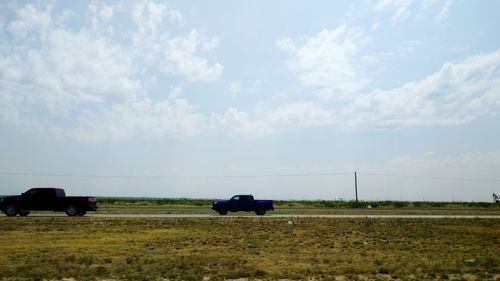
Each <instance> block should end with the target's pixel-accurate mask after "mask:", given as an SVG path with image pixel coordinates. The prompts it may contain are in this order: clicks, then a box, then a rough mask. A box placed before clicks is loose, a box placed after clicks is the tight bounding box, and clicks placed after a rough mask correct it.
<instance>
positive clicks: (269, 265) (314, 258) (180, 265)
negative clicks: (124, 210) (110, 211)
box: [0, 217, 500, 280]
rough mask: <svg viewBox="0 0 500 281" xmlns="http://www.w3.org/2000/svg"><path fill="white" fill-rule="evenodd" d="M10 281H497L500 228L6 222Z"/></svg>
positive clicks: (330, 222)
mask: <svg viewBox="0 0 500 281" xmlns="http://www.w3.org/2000/svg"><path fill="white" fill-rule="evenodd" d="M0 233H1V235H0V279H3V280H61V279H63V278H73V279H75V280H110V279H115V280H225V279H238V278H248V279H249V280H257V279H260V280H276V279H287V280H304V279H308V278H312V280H334V279H335V278H338V277H339V276H340V277H342V278H345V279H343V280H346V279H352V280H366V279H368V280H438V279H439V280H445V279H449V280H495V279H496V280H500V248H499V247H498V245H499V243H500V220H498V219H395V218H394V219H361V218H360V219H340V218H335V219H333V218H291V219H290V218H266V217H264V218H261V217H254V218H238V217H224V218H217V217H216V218H204V219H195V218H189V219H186V218H168V219H106V218H95V217H94V218H93V217H83V218H67V217H45V218H43V217H42V218H35V217H27V218H20V217H15V218H7V217H1V218H0Z"/></svg>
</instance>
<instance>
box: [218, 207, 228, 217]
mask: <svg viewBox="0 0 500 281" xmlns="http://www.w3.org/2000/svg"><path fill="white" fill-rule="evenodd" d="M217 212H218V213H219V215H221V216H225V215H227V209H225V208H220V209H219V210H217Z"/></svg>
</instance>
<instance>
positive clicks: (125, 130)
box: [52, 98, 203, 141]
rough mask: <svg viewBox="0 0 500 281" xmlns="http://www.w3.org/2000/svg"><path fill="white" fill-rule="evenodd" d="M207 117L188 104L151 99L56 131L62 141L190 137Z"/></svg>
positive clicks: (127, 104) (95, 114) (118, 108)
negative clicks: (204, 117)
mask: <svg viewBox="0 0 500 281" xmlns="http://www.w3.org/2000/svg"><path fill="white" fill-rule="evenodd" d="M202 124H203V116H202V115H201V114H200V113H198V112H197V108H196V107H194V106H192V105H190V104H189V103H188V101H187V100H184V99H176V100H173V101H168V100H164V101H154V100H151V99H149V98H146V99H143V100H140V101H135V102H130V103H122V104H116V105H113V106H112V107H111V108H110V109H106V110H104V111H103V112H102V113H99V112H97V113H96V112H91V113H89V114H88V116H82V117H81V118H79V119H78V125H77V126H76V127H75V128H70V129H66V130H60V129H58V128H55V129H54V128H53V129H52V130H53V131H54V132H55V133H56V134H57V135H58V137H60V138H62V139H68V138H69V139H78V140H83V141H101V140H109V139H111V140H114V141H118V140H122V139H126V138H130V137H148V136H153V137H165V136H168V137H186V136H192V135H196V134H198V133H199V132H200V130H201V127H202Z"/></svg>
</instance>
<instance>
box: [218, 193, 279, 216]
mask: <svg viewBox="0 0 500 281" xmlns="http://www.w3.org/2000/svg"><path fill="white" fill-rule="evenodd" d="M212 209H213V210H214V211H216V212H217V213H219V214H221V215H223V216H224V215H226V214H227V212H228V211H229V212H239V211H244V212H255V213H256V214H257V215H259V216H263V215H265V214H266V212H267V211H274V206H273V201H272V200H254V199H253V195H235V196H233V197H231V199H229V200H216V201H214V202H212Z"/></svg>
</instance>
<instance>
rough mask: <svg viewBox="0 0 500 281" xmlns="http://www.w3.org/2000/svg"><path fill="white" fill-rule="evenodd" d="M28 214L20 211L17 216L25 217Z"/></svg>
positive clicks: (28, 212)
mask: <svg viewBox="0 0 500 281" xmlns="http://www.w3.org/2000/svg"><path fill="white" fill-rule="evenodd" d="M30 213H31V212H30V211H20V212H19V215H20V216H21V217H25V216H27V215H29V214H30Z"/></svg>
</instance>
